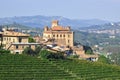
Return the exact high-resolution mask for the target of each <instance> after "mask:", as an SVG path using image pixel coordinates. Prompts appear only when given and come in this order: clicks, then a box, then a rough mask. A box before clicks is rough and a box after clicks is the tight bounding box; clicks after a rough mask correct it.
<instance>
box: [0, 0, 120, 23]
mask: <svg viewBox="0 0 120 80" xmlns="http://www.w3.org/2000/svg"><path fill="white" fill-rule="evenodd" d="M34 15H44V16H63V17H67V18H70V19H102V20H108V21H115V22H117V21H120V0H0V18H4V17H14V16H34Z"/></svg>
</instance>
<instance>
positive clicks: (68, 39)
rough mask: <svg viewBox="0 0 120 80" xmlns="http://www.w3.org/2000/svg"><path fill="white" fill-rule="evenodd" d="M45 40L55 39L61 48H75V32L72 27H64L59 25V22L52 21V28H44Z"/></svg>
mask: <svg viewBox="0 0 120 80" xmlns="http://www.w3.org/2000/svg"><path fill="white" fill-rule="evenodd" d="M43 39H46V40H48V39H53V40H54V43H56V44H58V45H60V46H70V47H73V41H74V40H73V31H71V29H70V27H69V26H68V27H63V26H60V25H59V24H58V21H57V20H54V21H52V26H51V28H49V27H48V26H45V27H44V32H43Z"/></svg>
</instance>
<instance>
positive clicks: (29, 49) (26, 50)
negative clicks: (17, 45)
mask: <svg viewBox="0 0 120 80" xmlns="http://www.w3.org/2000/svg"><path fill="white" fill-rule="evenodd" d="M23 54H27V55H31V56H34V55H36V53H35V51H34V50H32V49H31V48H30V47H27V48H25V49H24V51H23Z"/></svg>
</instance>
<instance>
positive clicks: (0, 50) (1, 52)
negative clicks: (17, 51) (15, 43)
mask: <svg viewBox="0 0 120 80" xmlns="http://www.w3.org/2000/svg"><path fill="white" fill-rule="evenodd" d="M4 53H10V51H9V50H4V49H0V54H4Z"/></svg>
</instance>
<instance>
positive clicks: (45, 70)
mask: <svg viewBox="0 0 120 80" xmlns="http://www.w3.org/2000/svg"><path fill="white" fill-rule="evenodd" d="M116 79H117V80H119V79H120V67H119V66H116V65H109V64H103V63H98V62H89V61H83V60H71V59H66V60H46V59H40V58H37V57H31V56H26V55H12V54H1V55H0V80H116Z"/></svg>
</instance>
